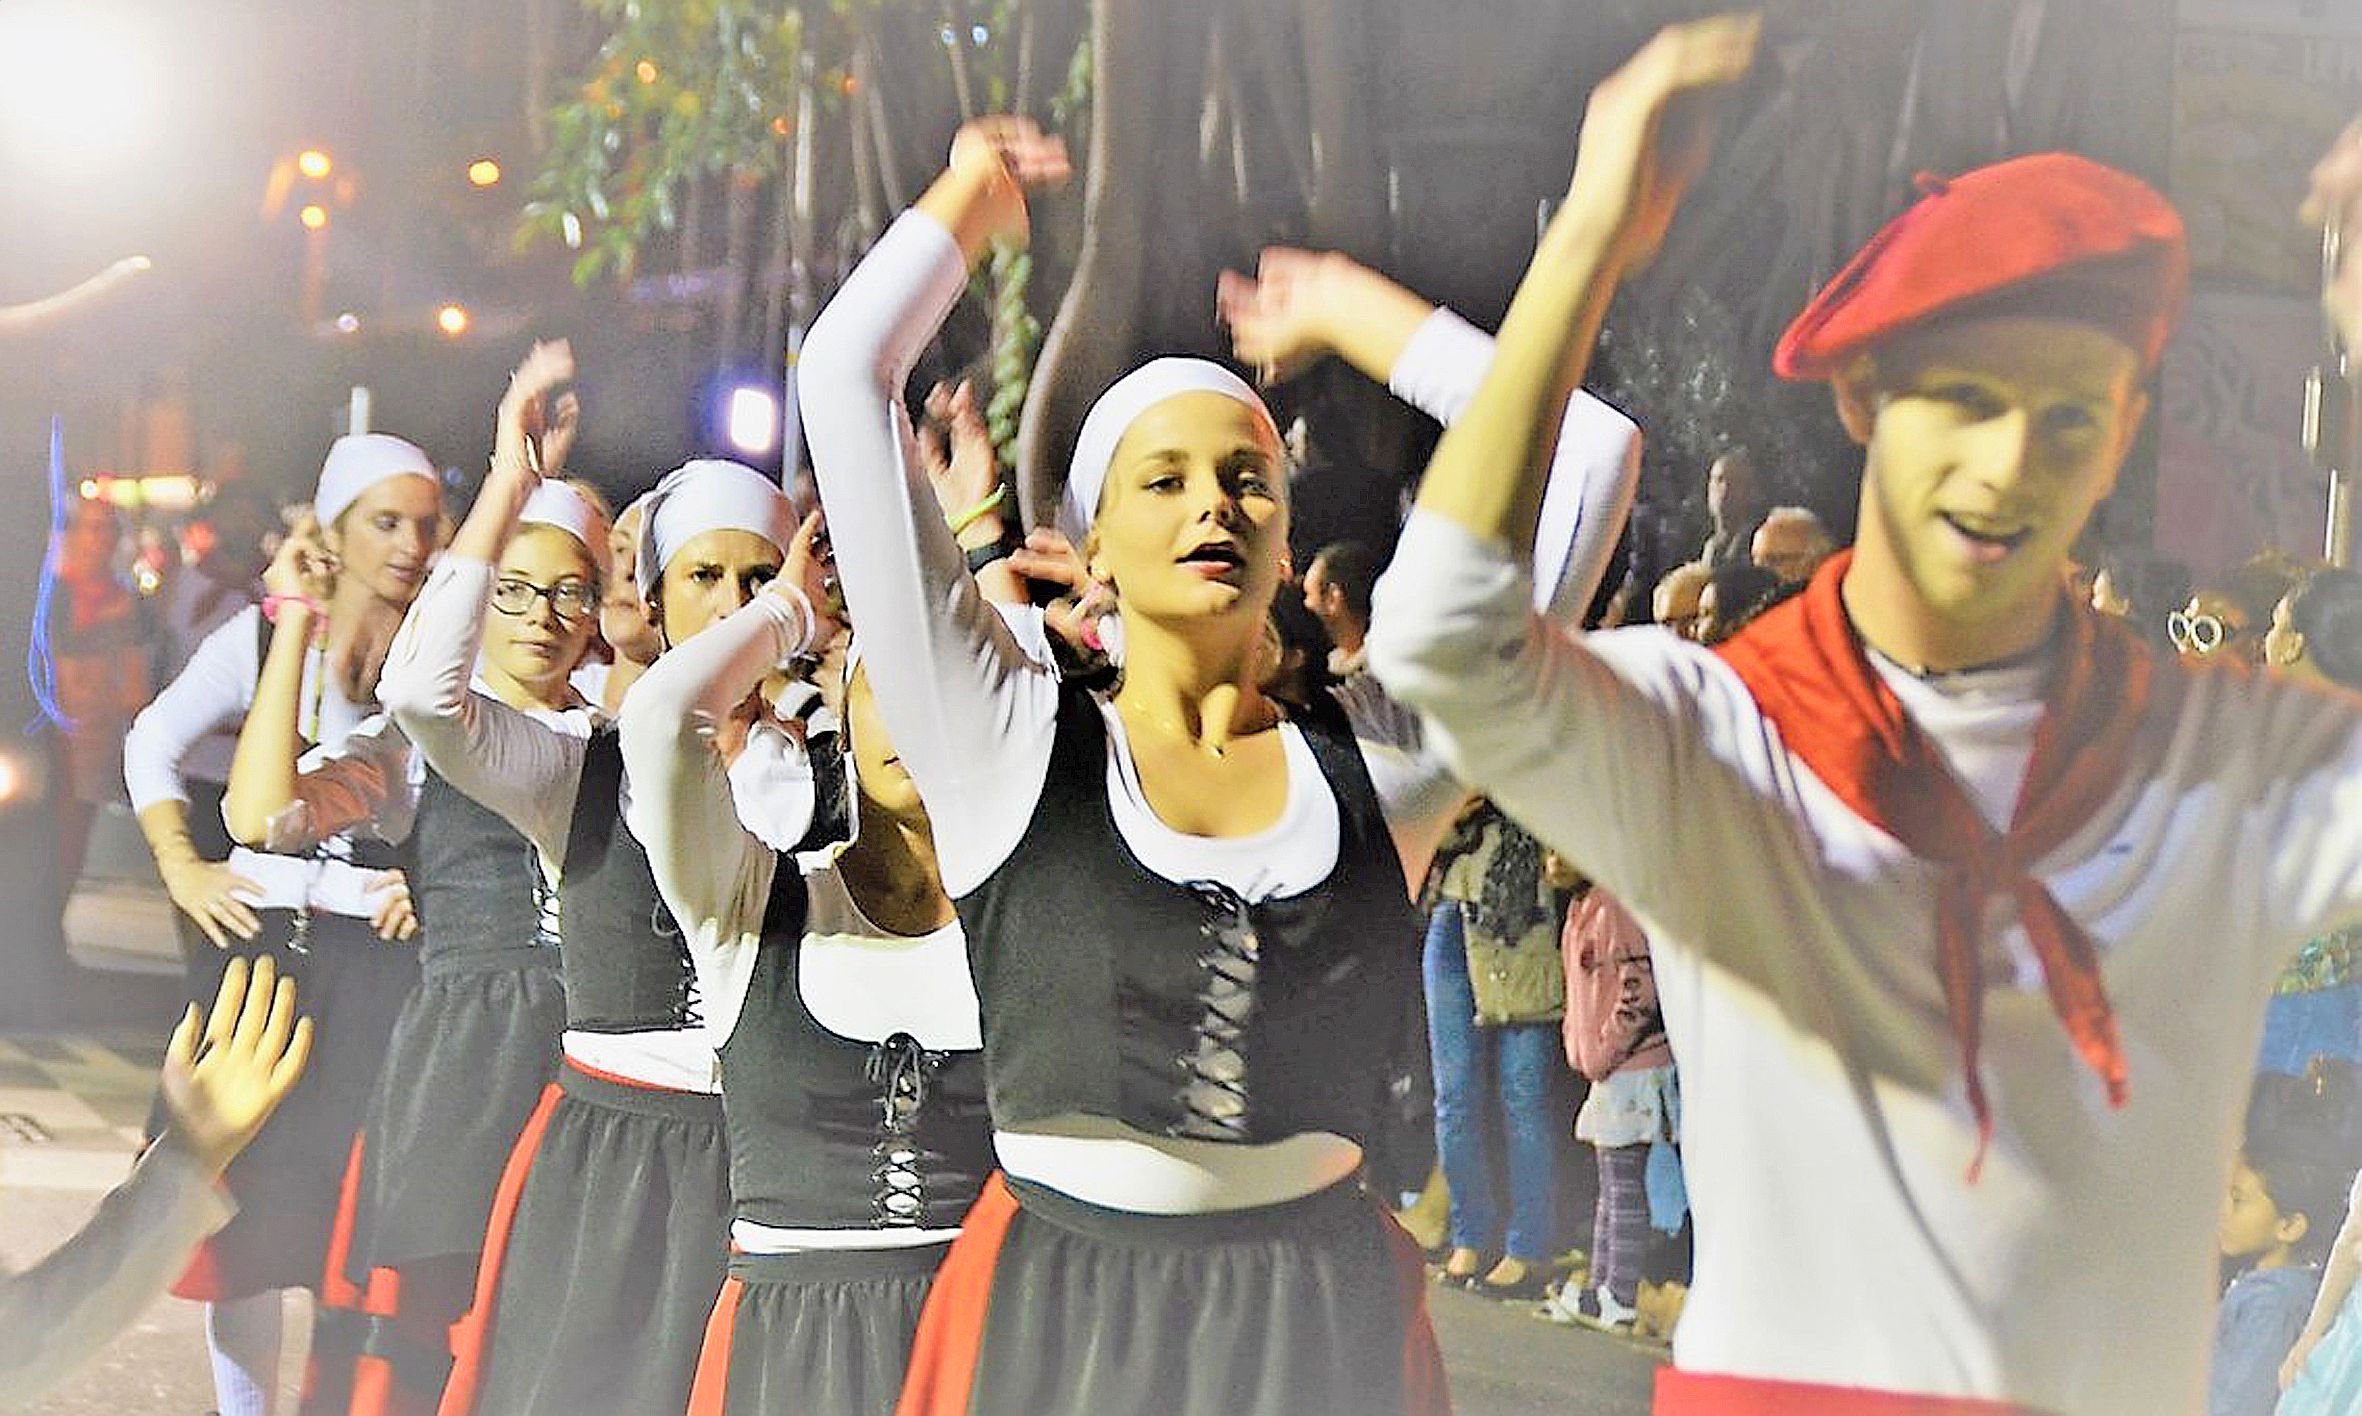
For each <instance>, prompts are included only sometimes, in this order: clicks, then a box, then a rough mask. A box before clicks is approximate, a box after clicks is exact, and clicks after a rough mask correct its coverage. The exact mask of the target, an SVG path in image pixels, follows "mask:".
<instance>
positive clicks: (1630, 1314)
mask: <svg viewBox="0 0 2362 1416" xmlns="http://www.w3.org/2000/svg"><path fill="white" fill-rule="evenodd" d="M1593 1296H1594V1297H1595V1298H1597V1299H1598V1301H1599V1316H1600V1317H1601V1318H1602V1319H1603V1320H1605V1321H1607V1322H1611V1323H1628V1322H1631V1321H1632V1320H1633V1319H1635V1318H1637V1317H1639V1316H1640V1310H1639V1309H1638V1308H1627V1307H1625V1306H1624V1305H1623V1304H1621V1303H1619V1302H1617V1301H1616V1295H1615V1294H1613V1293H1610V1292H1608V1291H1607V1285H1606V1284H1604V1283H1603V1284H1601V1285H1599V1288H1598V1290H1597V1291H1596V1292H1595V1293H1594V1294H1593ZM222 1416H229V1413H228V1412H226V1411H225V1412H223V1413H222Z"/></svg>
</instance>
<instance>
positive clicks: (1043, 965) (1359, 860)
mask: <svg viewBox="0 0 2362 1416" xmlns="http://www.w3.org/2000/svg"><path fill="white" fill-rule="evenodd" d="M1302 729H1303V732H1304V734H1305V738H1306V741H1307V742H1308V743H1309V745H1310V746H1311V748H1312V752H1313V755H1314V757H1315V758H1316V759H1317V760H1318V762H1319V764H1320V770H1321V772H1322V774H1323V776H1325V777H1326V778H1327V780H1328V783H1329V787H1330V789H1331V791H1332V792H1333V793H1334V795H1335V797H1336V800H1337V809H1338V814H1339V822H1338V824H1339V828H1340V829H1339V842H1338V852H1337V865H1336V868H1335V869H1334V870H1333V871H1332V872H1331V873H1330V875H1329V878H1328V879H1327V880H1325V881H1323V882H1322V883H1321V884H1319V885H1318V886H1315V887H1314V888H1313V889H1311V890H1308V891H1306V892H1304V893H1303V894H1301V895H1295V896H1290V897H1286V898H1283V899H1276V900H1270V901H1266V902H1263V903H1260V904H1255V905H1248V904H1246V903H1245V902H1244V901H1242V900H1240V899H1239V898H1238V897H1237V896H1235V895H1234V894H1232V893H1231V892H1230V891H1228V890H1227V889H1225V888H1223V887H1222V886H1219V885H1216V884H1212V883H1203V882H1201V883H1197V884H1175V883H1173V882H1171V881H1168V880H1165V879H1163V878H1162V877H1160V876H1158V875H1156V874H1154V873H1152V872H1151V871H1149V870H1148V869H1147V868H1146V867H1145V866H1143V865H1141V864H1140V862H1139V860H1138V859H1137V858H1136V857H1135V856H1134V855H1133V854H1132V852H1131V850H1130V848H1129V847H1127V846H1126V845H1125V844H1124V841H1123V838H1122V836H1121V835H1120V834H1119V832H1118V830H1117V828H1116V824H1115V818H1114V816H1113V815H1112V814H1111V812H1110V810H1109V805H1108V800H1107V735H1106V734H1107V729H1106V724H1105V723H1104V722H1103V721H1102V719H1101V717H1100V710H1099V707H1098V704H1097V703H1096V701H1095V700H1093V699H1092V698H1091V697H1090V695H1089V694H1088V693H1087V692H1086V691H1084V690H1082V689H1080V688H1077V687H1074V686H1072V685H1068V686H1067V687H1066V688H1064V689H1063V690H1062V692H1061V698H1060V704H1059V711H1058V727H1057V738H1056V742H1055V745H1054V746H1053V748H1052V750H1051V757H1050V770H1049V778H1048V781H1047V782H1046V784H1045V785H1044V787H1043V789H1042V795H1041V800H1040V804H1039V805H1038V806H1037V807H1036V808H1035V810H1034V817H1033V820H1032V822H1031V823H1030V824H1029V825H1028V826H1027V828H1026V832H1025V836H1024V838H1023V839H1022V840H1021V841H1020V842H1019V843H1018V846H1017V849H1016V850H1015V851H1014V852H1013V853H1012V854H1011V855H1010V857H1009V859H1008V860H1006V861H1004V862H1003V863H1002V864H1001V866H1000V868H999V869H998V870H996V871H994V872H993V874H992V876H991V877H990V878H988V879H987V880H986V881H985V882H984V883H983V884H982V885H981V886H979V887H978V888H977V889H976V890H975V891H973V892H972V893H970V894H969V895H968V896H966V897H965V898H963V899H962V900H960V901H959V911H960V921H961V924H962V925H963V927H964V928H965V929H966V931H967V935H968V947H969V952H970V955H971V958H972V959H973V961H974V967H975V973H976V982H977V989H978V992H979V995H980V996H981V998H982V1000H983V1005H984V1030H985V1058H986V1068H987V1072H988V1075H989V1077H990V1083H991V1101H992V1113H993V1119H994V1122H995V1123H996V1124H997V1125H999V1126H1000V1127H1002V1128H1003V1129H1009V1128H1015V1127H1022V1126H1023V1125H1025V1124H1026V1123H1027V1122H1031V1121H1037V1120H1041V1119H1044V1118H1047V1117H1050V1116H1054V1115H1058V1114H1061V1113H1069V1112H1079V1113H1083V1114H1087V1115H1095V1116H1108V1117H1113V1118H1116V1119H1118V1120H1121V1121H1123V1122H1124V1123H1126V1124H1127V1125H1130V1126H1132V1127H1134V1128H1136V1129H1139V1130H1142V1131H1146V1132H1149V1133H1152V1134H1163V1135H1174V1136H1192V1137H1199V1138H1203V1139H1208V1140H1217V1141H1242V1142H1261V1141H1271V1140H1277V1139H1280V1138H1282V1137H1285V1136H1289V1135H1293V1134H1296V1133H1299V1132H1304V1131H1330V1132H1335V1133H1337V1134H1339V1135H1343V1136H1346V1137H1348V1138H1351V1139H1355V1140H1360V1139H1362V1138H1363V1137H1365V1136H1367V1135H1369V1134H1370V1133H1371V1131H1372V1129H1373V1128H1374V1126H1375V1125H1376V1123H1377V1121H1378V1118H1379V1116H1380V1107H1381V1106H1382V1105H1383V1103H1384V1099H1385V1092H1386V1083H1387V1078H1388V1076H1389V1075H1390V1069H1389V1066H1388V1063H1389V1060H1390V1058H1391V1057H1392V1056H1393V1054H1394V1053H1395V1052H1396V1051H1397V1050H1398V1049H1399V1046H1400V1043H1401V1039H1400V1037H1399V1036H1398V1034H1399V1033H1400V1032H1401V1029H1402V1022H1401V1020H1402V1019H1403V1018H1405V1017H1408V1016H1412V1014H1411V1013H1410V1011H1409V1010H1410V1005H1411V1001H1412V999H1413V998H1414V997H1415V996H1416V992H1417V989H1418V987H1419V976H1418V946H1419V930H1418V922H1417V918H1416V916H1415V915H1414V914H1413V912H1412V909H1411V905H1410V900H1409V896H1408V893H1407V892H1406V890H1405V889H1404V886H1403V877H1402V866H1401V864H1400V858H1399V856H1398V855H1397V854H1396V852H1395V849H1394V846H1393V843H1392V841H1391V839H1390V837H1389V836H1388V834H1387V830H1386V824H1385V820H1384V817H1383V814H1382V812H1381V809H1380V807H1379V803H1378V798H1377V793H1376V790H1375V789H1374V788H1373V787H1372V786H1371V784H1370V779H1369V773H1368V770H1367V768H1366V767H1365V766H1364V765H1363V763H1362V760H1361V752H1360V748H1359V747H1358V745H1357V744H1356V743H1355V741H1354V738H1353V734H1352V729H1351V727H1350V725H1349V724H1348V723H1347V722H1346V721H1345V718H1344V714H1343V712H1342V710H1341V709H1339V708H1337V706H1336V705H1335V703H1334V702H1333V701H1331V700H1329V699H1327V698H1326V697H1325V696H1324V697H1322V698H1321V699H1320V700H1319V701H1318V702H1317V703H1316V704H1315V706H1314V708H1313V709H1312V710H1311V711H1310V712H1308V713H1307V714H1305V715H1304V717H1303V719H1302Z"/></svg>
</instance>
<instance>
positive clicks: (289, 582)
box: [262, 511, 336, 605]
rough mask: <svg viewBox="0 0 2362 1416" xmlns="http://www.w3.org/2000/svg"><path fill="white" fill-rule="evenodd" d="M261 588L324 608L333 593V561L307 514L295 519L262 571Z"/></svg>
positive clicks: (334, 575) (318, 528) (334, 568)
mask: <svg viewBox="0 0 2362 1416" xmlns="http://www.w3.org/2000/svg"><path fill="white" fill-rule="evenodd" d="M262 588H263V589H264V590H265V591H266V592H268V593H269V594H271V595H274V596H277V597H279V598H281V599H288V600H309V601H312V602H313V603H314V604H320V605H325V604H327V603H328V597H329V596H330V595H332V594H334V593H335V591H336V558H335V557H334V556H333V555H331V554H329V551H328V548H327V547H326V546H324V545H322V544H321V542H320V523H319V522H317V521H315V520H313V519H312V514H311V513H310V512H308V511H307V512H305V513H304V514H303V515H302V516H300V517H298V518H296V521H295V524H294V525H293V526H291V527H289V528H288V531H287V534H286V535H285V536H283V537H281V538H280V541H279V548H278V550H276V551H274V552H273V553H272V555H271V563H270V564H269V565H267V566H265V567H264V568H263V572H262Z"/></svg>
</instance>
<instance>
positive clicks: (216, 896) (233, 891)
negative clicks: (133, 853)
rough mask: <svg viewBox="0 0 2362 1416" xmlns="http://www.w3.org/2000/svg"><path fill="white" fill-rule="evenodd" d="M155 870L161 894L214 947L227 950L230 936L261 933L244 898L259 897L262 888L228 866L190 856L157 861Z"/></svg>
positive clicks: (260, 925)
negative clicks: (158, 875)
mask: <svg viewBox="0 0 2362 1416" xmlns="http://www.w3.org/2000/svg"><path fill="white" fill-rule="evenodd" d="M156 871H157V873H158V874H160V875H162V876H163V877H164V893H166V894H167V895H170V896H171V897H172V903H173V904H175V905H177V906H179V907H180V912H181V913H182V914H185V915H187V916H188V917H189V918H190V919H192V920H194V921H196V924H197V928H199V929H201V930H203V931H205V937H206V938H208V939H210V940H212V941H213V947H214V948H216V949H227V948H228V947H230V939H231V938H232V937H233V936H234V937H236V938H239V939H252V938H253V937H254V936H255V935H256V934H258V933H260V932H261V930H262V921H261V920H260V919H259V918H257V917H256V916H255V913H254V910H253V908H252V907H251V906H250V905H248V904H247V903H246V899H248V898H254V897H257V896H260V895H261V894H262V887H261V886H259V885H257V884H255V883H254V882H253V881H251V880H249V879H247V878H246V877H245V876H243V875H240V874H238V873H237V872H236V871H234V870H232V869H230V868H229V867H228V866H226V865H224V864H222V863H220V862H219V861H210V860H198V859H195V858H194V857H191V858H190V859H188V860H180V861H172V862H169V863H167V862H164V861H158V862H157V863H156ZM241 896H244V897H246V898H241Z"/></svg>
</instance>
